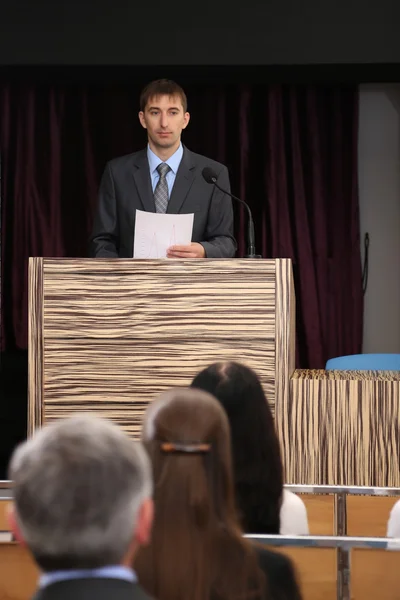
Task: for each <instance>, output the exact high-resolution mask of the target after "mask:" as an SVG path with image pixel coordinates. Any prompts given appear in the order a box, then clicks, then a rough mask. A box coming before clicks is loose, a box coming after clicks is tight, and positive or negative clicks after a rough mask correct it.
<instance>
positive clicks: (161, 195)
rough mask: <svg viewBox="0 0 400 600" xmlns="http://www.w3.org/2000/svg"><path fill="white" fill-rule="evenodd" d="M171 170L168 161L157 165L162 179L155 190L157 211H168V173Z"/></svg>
mask: <svg viewBox="0 0 400 600" xmlns="http://www.w3.org/2000/svg"><path fill="white" fill-rule="evenodd" d="M170 170H171V167H170V166H169V165H167V164H166V163H161V164H159V165H158V167H157V171H158V173H159V175H160V179H159V180H158V182H157V185H156V189H155V190H154V202H155V205H156V212H158V213H166V212H167V207H168V184H167V173H168V172H169V171H170Z"/></svg>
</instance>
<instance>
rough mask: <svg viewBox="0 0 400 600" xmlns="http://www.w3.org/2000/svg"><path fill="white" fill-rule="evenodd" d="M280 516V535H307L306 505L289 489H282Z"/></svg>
mask: <svg viewBox="0 0 400 600" xmlns="http://www.w3.org/2000/svg"><path fill="white" fill-rule="evenodd" d="M399 514H400V510H399ZM280 517H281V529H280V532H279V533H280V534H281V535H309V533H310V531H309V528H308V518H307V509H306V505H305V504H304V502H303V500H302V499H301V498H299V496H296V494H293V492H289V490H285V489H284V490H283V501H282V506H281V512H280ZM399 518H400V517H399Z"/></svg>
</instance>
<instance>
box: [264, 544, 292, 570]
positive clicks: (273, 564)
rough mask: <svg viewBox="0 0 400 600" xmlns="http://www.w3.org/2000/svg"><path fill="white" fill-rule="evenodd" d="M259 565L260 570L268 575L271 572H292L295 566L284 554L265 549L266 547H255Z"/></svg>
mask: <svg viewBox="0 0 400 600" xmlns="http://www.w3.org/2000/svg"><path fill="white" fill-rule="evenodd" d="M255 550H256V553H257V558H258V564H259V565H260V568H261V569H262V570H263V571H265V572H266V574H268V573H269V572H270V571H273V572H274V573H276V572H282V573H285V572H286V573H287V572H292V571H293V566H292V561H291V560H290V558H288V557H287V556H285V555H284V554H282V553H280V552H278V551H276V550H270V549H268V548H265V547H264V546H260V545H258V544H257V545H255Z"/></svg>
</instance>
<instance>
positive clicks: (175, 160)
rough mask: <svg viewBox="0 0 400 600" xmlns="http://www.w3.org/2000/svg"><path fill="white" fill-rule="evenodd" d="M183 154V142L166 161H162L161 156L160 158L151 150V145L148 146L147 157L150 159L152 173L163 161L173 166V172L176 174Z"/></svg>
mask: <svg viewBox="0 0 400 600" xmlns="http://www.w3.org/2000/svg"><path fill="white" fill-rule="evenodd" d="M182 156H183V146H182V144H179V148H178V149H177V150H176V152H174V153H173V155H172V156H170V157H169V159H168V160H166V161H162V160H161V158H159V157H158V156H157V155H156V154H154V152H153V150H151V148H150V146H147V159H148V161H149V167H150V173H151V174H153V173H154V171H155V170H156V169H157V167H158V165H161V163H162V162H165V163H166V164H167V165H168V166H169V167H170V168H171V171H172V172H173V174H174V175H176V172H177V170H178V168H179V165H180V162H181V160H182Z"/></svg>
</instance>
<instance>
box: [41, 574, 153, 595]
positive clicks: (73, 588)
mask: <svg viewBox="0 0 400 600" xmlns="http://www.w3.org/2000/svg"><path fill="white" fill-rule="evenodd" d="M33 600H151V599H150V596H147V594H146V593H145V592H144V591H143V589H142V588H141V587H140V586H139V585H138V584H136V583H130V582H129V581H124V580H122V579H106V578H99V579H95V578H92V579H69V580H66V581H59V582H57V583H52V584H50V585H48V586H46V587H45V588H43V589H41V590H39V591H38V592H37V594H36V595H35V597H34V599H33Z"/></svg>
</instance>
